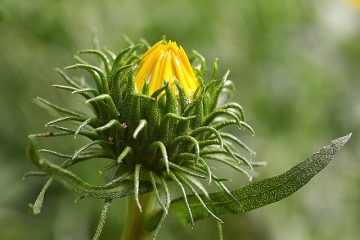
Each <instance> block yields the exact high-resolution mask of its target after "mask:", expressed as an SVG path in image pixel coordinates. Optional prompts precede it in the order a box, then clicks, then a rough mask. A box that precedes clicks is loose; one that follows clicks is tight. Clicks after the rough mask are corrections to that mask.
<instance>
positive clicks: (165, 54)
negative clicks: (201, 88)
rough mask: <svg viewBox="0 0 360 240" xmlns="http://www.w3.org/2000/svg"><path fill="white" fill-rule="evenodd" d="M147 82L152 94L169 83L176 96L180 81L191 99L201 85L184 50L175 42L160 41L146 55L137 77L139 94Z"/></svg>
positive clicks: (136, 84) (136, 86)
mask: <svg viewBox="0 0 360 240" xmlns="http://www.w3.org/2000/svg"><path fill="white" fill-rule="evenodd" d="M145 81H146V82H148V84H149V93H150V94H152V93H153V92H155V91H156V90H158V89H160V88H162V87H163V86H164V84H165V83H166V82H168V83H169V86H170V88H171V90H172V91H173V93H175V95H177V93H178V91H177V88H176V85H175V81H178V82H179V83H180V84H181V86H182V87H183V89H184V91H185V94H186V95H187V96H188V97H189V98H191V97H192V95H193V94H194V92H195V90H196V88H197V87H198V85H199V82H198V80H197V78H196V77H195V75H194V72H193V70H192V67H191V65H190V62H189V59H188V57H187V55H186V53H185V51H184V49H183V48H182V47H181V46H180V47H179V46H178V45H177V44H176V42H173V41H168V42H167V43H166V42H165V41H159V42H157V43H156V44H155V45H154V46H152V47H151V48H150V49H149V50H148V51H147V52H145V53H144V55H143V56H142V59H141V62H140V68H139V70H138V71H137V73H136V77H135V88H136V91H137V92H141V91H142V89H143V87H144V83H145Z"/></svg>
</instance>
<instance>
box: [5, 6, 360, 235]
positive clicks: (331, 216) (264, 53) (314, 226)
mask: <svg viewBox="0 0 360 240" xmlns="http://www.w3.org/2000/svg"><path fill="white" fill-rule="evenodd" d="M94 33H96V35H98V37H99V40H100V43H101V45H103V46H106V47H108V48H110V49H112V50H113V51H115V52H119V51H120V49H122V48H125V47H126V43H125V41H124V40H123V37H122V35H123V34H126V35H128V36H129V37H130V38H132V39H134V40H137V39H139V38H141V37H144V38H146V39H147V40H148V41H149V42H150V43H154V42H156V41H158V40H159V39H160V38H161V36H162V35H164V34H165V35H167V37H168V39H172V40H176V41H177V42H178V43H180V44H181V45H182V46H183V47H184V48H185V49H186V50H187V52H188V53H190V52H191V49H196V50H198V51H199V52H201V53H202V54H203V55H204V56H205V57H206V58H207V59H208V61H209V65H210V63H211V61H212V59H213V58H215V57H218V58H219V59H220V61H219V63H220V67H221V71H222V72H224V71H225V70H226V69H227V68H230V69H231V79H232V80H233V81H234V82H235V83H236V86H237V93H236V96H235V99H236V100H237V101H239V102H240V103H241V104H242V105H243V107H244V108H245V111H246V113H247V119H248V122H249V123H250V124H251V125H252V126H253V127H254V128H255V130H256V134H257V135H256V137H254V138H252V137H249V136H248V135H247V134H243V136H242V137H243V138H246V141H247V142H248V143H249V145H250V146H252V147H253V148H254V149H255V150H256V151H257V160H259V161H263V160H264V161H267V162H268V166H267V167H266V168H262V169H260V170H259V178H265V177H268V176H273V175H276V174H279V173H281V172H283V171H285V170H286V169H288V168H290V167H291V166H293V165H294V164H296V163H298V162H299V161H301V160H303V159H305V158H306V157H308V156H309V155H310V154H311V153H312V152H314V151H315V150H316V149H317V148H318V147H319V146H322V145H325V144H328V143H329V140H330V139H334V138H336V137H339V136H342V135H345V134H347V133H349V132H353V137H352V139H351V141H350V143H349V144H348V145H347V146H346V147H345V149H344V150H343V151H341V153H340V154H339V155H337V156H336V161H334V162H333V163H331V164H330V166H329V167H327V168H326V169H325V171H323V172H321V173H320V174H319V175H318V176H316V177H315V178H314V179H313V180H312V181H311V182H310V184H309V185H307V186H305V187H304V188H303V189H301V190H300V191H299V192H297V193H296V194H294V195H293V196H291V197H289V198H288V199H286V200H283V201H281V202H278V203H275V204H272V205H270V206H267V207H264V208H261V209H258V210H255V211H252V212H250V213H248V214H245V215H241V216H232V215H229V216H226V217H224V220H225V222H226V224H225V227H224V231H225V233H224V235H225V239H229V240H230V239H231V240H232V239H255V240H256V239H274V240H285V239H292V240H297V239H299V240H300V239H326V240H335V239H336V240H343V239H344V240H348V239H358V236H359V235H360V204H359V203H360V161H359V157H360V150H359V149H360V148H359V143H360V137H359V134H358V133H359V130H360V129H359V128H360V125H359V118H360V94H359V90H360V44H359V43H360V8H357V7H355V6H353V5H351V4H348V3H347V2H346V1H345V0H327V1H325V0H318V1H311V0H309V1H307V0H293V1H275V0H274V1H272V0H243V1H239V0H228V1H211V0H203V1H201V0H199V1H194V0H182V1H180V0H179V1H165V0H152V1H145V0H143V1H141V0H123V1H122V0H103V1H95V0H93V1H92V0H79V1H70V0H56V1H55V0H53V1H49V0H31V1H25V0H1V2H0V49H1V53H0V110H1V112H0V129H1V131H0V239H2V240H15V239H16V240H17V239H39V240H42V239H59V240H66V239H69V240H70V239H79V240H81V239H90V238H91V236H92V234H93V232H94V229H95V227H96V224H97V220H98V214H99V211H100V209H101V205H102V203H101V201H98V200H91V199H85V200H82V201H81V202H80V203H78V204H74V199H75V198H76V197H77V195H76V194H73V193H69V192H68V191H66V190H64V189H63V187H61V186H59V185H58V184H54V185H53V186H52V187H51V189H50V190H49V191H48V193H47V196H46V200H45V206H44V208H43V211H42V213H41V214H40V215H38V216H32V215H30V214H29V213H28V212H27V204H28V203H30V202H33V201H34V199H35V198H36V196H37V194H38V192H39V191H40V188H41V186H42V184H43V183H44V180H43V179H37V178H29V179H26V180H22V179H21V178H22V175H23V173H24V172H26V171H28V170H32V169H34V166H32V165H31V163H30V162H29V161H28V160H27V158H26V146H27V139H26V135H27V134H29V133H34V132H43V131H46V129H45V128H44V127H43V124H44V123H45V122H47V121H49V120H51V119H52V117H51V116H50V115H48V114H47V113H46V112H45V111H43V110H42V109H40V108H39V107H37V106H36V105H35V104H33V103H32V99H33V98H34V97H35V96H42V97H47V98H48V99H51V100H52V101H53V102H57V103H63V104H65V105H70V106H74V105H75V106H81V104H82V102H81V103H79V101H78V100H79V99H78V98H75V97H71V98H69V97H68V96H69V95H67V94H65V93H63V92H61V91H54V89H52V88H51V87H50V86H51V84H55V83H59V82H60V81H61V80H60V78H59V77H58V76H57V74H56V73H55V72H54V71H53V69H54V68H55V67H64V66H66V65H70V64H71V63H73V62H74V61H73V59H72V56H73V53H74V52H76V51H77V50H80V49H84V48H89V47H91V46H92V36H93V34H94ZM69 144H70V145H73V144H74V143H73V142H72V140H71V138H69ZM62 147H63V148H64V149H66V148H67V147H68V146H66V145H65V146H62ZM83 166H84V165H82V167H83ZM80 170H81V171H84V172H85V173H87V174H94V173H93V172H91V171H92V170H91V169H86V168H85V169H80ZM239 184H245V182H241V183H239ZM123 204H124V202H123V201H117V203H116V204H115V205H113V206H112V208H111V213H110V216H109V221H108V224H107V225H106V227H105V232H104V238H103V239H110V240H111V239H118V238H119V236H120V232H121V228H122V224H123V219H122V216H123V215H124V210H123V208H122V205H123ZM215 236H216V235H215V224H214V223H213V222H212V221H202V222H199V223H198V224H196V225H195V228H194V230H191V229H185V228H183V227H181V225H180V224H179V223H177V222H176V221H175V220H174V219H170V221H169V222H167V223H166V224H165V226H164V228H163V229H162V231H161V233H160V239H185V238H186V239H215Z"/></svg>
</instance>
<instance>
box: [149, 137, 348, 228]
mask: <svg viewBox="0 0 360 240" xmlns="http://www.w3.org/2000/svg"><path fill="white" fill-rule="evenodd" d="M350 137H351V134H349V135H347V136H344V137H341V138H338V139H335V140H333V141H332V142H331V144H330V145H328V146H325V147H322V148H320V149H319V150H318V151H317V152H316V153H314V154H313V155H312V156H311V157H309V158H308V159H306V160H305V161H303V162H301V163H299V164H297V165H296V166H294V167H293V168H291V169H290V170H288V171H287V172H285V173H283V174H280V175H278V176H275V177H271V178H267V179H264V180H260V181H257V182H255V183H252V184H250V185H248V186H245V187H242V188H238V189H235V190H232V191H231V195H232V197H230V196H228V195H227V194H226V193H224V192H216V193H211V194H210V195H209V197H208V198H205V197H204V196H202V197H203V198H204V199H205V200H204V201H205V203H206V204H207V205H208V206H209V208H210V209H211V210H212V212H214V213H216V215H218V216H220V215H224V214H227V213H232V214H241V213H244V212H247V211H250V210H252V209H256V208H260V207H262V206H265V205H268V204H271V203H273V202H276V201H279V200H281V199H283V198H286V197H288V196H290V195H291V194H293V193H295V192H296V191H297V190H299V189H300V188H301V187H303V186H304V185H305V184H307V183H308V182H309V181H310V179H311V178H313V177H314V176H315V175H316V174H318V173H319V172H320V171H321V170H322V169H323V168H325V167H326V166H327V165H328V164H329V163H330V161H331V160H332V159H333V157H334V155H335V154H336V153H337V152H338V151H339V150H340V149H341V148H342V147H343V146H344V145H345V143H346V142H347V141H348V140H349V139H350ZM234 200H236V201H234ZM188 207H190V208H191V212H192V216H191V218H189V216H188V214H186V211H187V208H188ZM160 212H161V211H160ZM160 212H157V213H155V214H154V216H153V218H151V219H150V220H149V222H148V226H149V227H150V230H152V228H151V226H152V227H154V226H156V224H154V223H153V222H152V221H155V222H156V221H157V220H158V216H159V215H160ZM170 213H173V214H175V215H176V216H177V218H178V219H179V220H180V221H181V222H183V223H184V224H185V223H186V224H189V223H192V222H193V221H197V220H201V219H204V218H208V217H211V214H210V213H209V212H208V211H205V210H204V208H203V203H202V202H199V198H198V197H197V196H194V195H188V196H187V198H186V199H185V198H184V197H182V198H179V199H176V200H174V201H172V203H171V208H170Z"/></svg>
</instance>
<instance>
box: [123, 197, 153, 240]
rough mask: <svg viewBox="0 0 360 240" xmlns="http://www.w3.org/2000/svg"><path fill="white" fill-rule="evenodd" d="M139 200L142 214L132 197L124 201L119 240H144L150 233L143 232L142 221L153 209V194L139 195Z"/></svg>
mask: <svg viewBox="0 0 360 240" xmlns="http://www.w3.org/2000/svg"><path fill="white" fill-rule="evenodd" d="M139 200H140V204H141V206H142V209H143V212H140V211H139V208H138V207H137V205H136V203H135V198H134V197H128V198H127V200H126V201H127V202H126V218H125V226H124V229H123V231H122V234H121V240H145V239H146V238H147V237H148V236H149V234H150V233H151V232H148V231H146V230H145V227H144V220H145V219H146V216H148V215H149V214H150V213H151V211H152V209H153V203H154V193H148V194H144V195H141V196H139Z"/></svg>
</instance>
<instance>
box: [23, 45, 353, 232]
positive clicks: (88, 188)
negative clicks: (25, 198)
mask: <svg viewBox="0 0 360 240" xmlns="http://www.w3.org/2000/svg"><path fill="white" fill-rule="evenodd" d="M130 44H131V46H130V47H129V48H127V49H125V50H123V51H121V52H120V53H119V54H118V55H117V56H114V55H113V54H112V53H111V52H109V51H107V50H99V49H87V50H83V51H80V52H79V53H81V54H93V55H95V56H97V57H98V58H99V60H100V62H101V64H100V66H93V65H91V64H90V63H88V62H87V61H86V60H84V59H82V58H80V57H79V56H76V57H75V59H76V60H77V61H78V63H77V64H74V65H71V66H69V67H66V68H65V69H69V70H71V69H72V70H73V69H82V70H85V71H87V72H88V73H89V74H90V76H92V78H93V80H94V85H95V86H96V88H92V87H91V86H92V85H91V84H87V83H84V82H81V83H78V82H76V80H75V79H73V78H72V77H70V76H68V75H66V74H65V73H64V72H62V71H61V70H57V72H58V73H59V74H60V75H61V77H62V78H64V80H65V81H66V83H67V84H68V85H54V87H56V88H58V89H61V90H66V91H71V93H72V94H75V93H78V94H80V95H81V96H83V97H84V98H85V103H86V104H89V105H90V106H91V108H92V115H89V114H84V113H80V112H77V111H74V110H70V109H67V108H64V107H61V106H58V105H56V104H53V103H51V102H49V101H47V100H45V99H43V98H39V97H38V98H36V102H37V103H38V104H39V105H40V106H42V107H45V108H46V109H48V110H50V112H51V113H55V114H56V115H59V114H60V115H63V114H64V115H65V116H61V117H57V118H56V119H54V120H52V121H50V122H48V123H47V124H46V125H45V126H46V127H51V128H54V129H57V130H58V131H57V132H53V131H50V132H47V133H40V134H33V135H30V140H31V145H30V149H29V156H30V159H31V161H32V162H33V163H34V164H35V165H36V166H37V167H38V169H39V170H40V171H41V173H40V174H39V173H29V174H28V175H29V176H30V175H32V176H44V175H47V176H49V177H50V178H49V180H48V181H47V182H46V184H45V186H44V187H43V189H42V190H41V192H40V194H39V196H38V198H37V199H36V201H35V203H34V204H33V205H30V207H31V210H32V212H33V213H34V214H38V213H40V210H41V207H42V203H43V200H44V196H45V193H46V190H47V189H48V188H49V187H50V185H51V184H52V182H53V181H56V182H59V183H61V184H62V185H64V186H65V187H66V188H68V189H69V190H71V191H73V192H76V193H78V194H79V195H80V198H85V197H91V198H98V199H103V200H104V201H105V205H104V209H103V211H102V213H101V216H100V220H99V224H98V227H97V230H96V233H95V236H94V239H98V238H99V237H100V235H101V232H102V229H103V227H104V224H105V220H106V216H107V212H108V210H109V207H110V204H111V201H112V200H114V199H118V198H124V197H126V196H129V195H133V196H134V200H135V203H136V205H137V207H138V210H139V211H140V212H144V214H148V213H147V212H148V211H147V208H148V206H144V205H143V204H142V202H141V195H142V194H144V193H148V192H152V193H153V194H154V195H155V196H156V200H157V202H158V204H159V205H160V206H161V208H162V210H161V211H160V212H157V213H155V215H154V217H153V218H152V219H153V220H152V222H150V223H148V225H150V226H151V227H148V228H149V229H151V231H154V236H153V238H156V236H157V234H158V232H159V230H160V228H161V226H162V224H163V223H164V221H165V218H166V216H167V215H168V213H169V209H170V212H174V213H175V214H176V215H178V216H179V218H180V219H181V220H182V221H185V222H188V223H191V224H192V225H193V224H194V221H196V220H199V219H202V218H206V217H211V218H213V219H214V220H216V221H217V222H218V223H219V224H220V223H223V222H222V220H221V219H220V218H219V217H218V216H220V215H222V214H224V213H227V212H232V213H242V212H245V211H248V210H251V209H253V208H257V207H261V206H263V205H266V204H269V203H271V202H273V201H277V200H280V199H281V198H284V197H286V196H288V195H290V194H292V193H293V192H295V191H296V190H297V189H298V188H300V187H301V186H302V185H304V184H305V183H306V182H307V181H308V180H309V179H310V178H311V177H312V176H314V175H315V174H316V173H317V172H318V171H319V170H321V169H322V168H323V167H325V165H326V164H327V163H328V162H327V161H328V160H329V159H330V158H331V157H332V155H333V154H335V152H336V151H335V150H337V147H339V146H340V145H341V144H344V143H345V142H346V140H347V138H344V139H346V140H343V142H341V141H340V140H339V141H338V142H340V143H339V144H338V143H337V142H334V143H333V145H331V149H330V150H333V151H334V152H333V154H332V155H331V154H329V153H328V152H326V154H327V155H326V154H325V155H324V152H319V154H318V155H319V156H321V157H324V159H325V160H324V161H320V160H319V159H322V158H320V157H319V156H318V155H316V154H315V155H314V156H315V157H312V158H311V159H310V160H309V161H307V162H304V163H303V164H300V165H298V166H297V167H295V168H294V169H292V170H290V171H289V172H288V173H285V174H283V175H280V176H278V177H274V178H270V179H267V180H263V181H260V182H257V183H255V184H252V185H249V186H248V187H245V188H242V189H238V190H234V191H230V190H229V189H228V188H227V187H226V185H225V183H224V182H226V181H229V180H230V179H227V178H225V177H218V176H217V173H216V170H213V169H212V168H211V166H210V165H209V162H211V161H215V162H217V163H220V164H222V165H225V166H229V167H231V168H233V169H235V170H236V171H238V172H240V173H241V174H244V175H245V176H246V177H247V178H248V179H249V180H252V177H253V170H254V167H256V166H261V165H263V164H262V162H255V161H253V160H252V159H251V158H252V156H253V155H254V154H255V153H254V151H253V150H251V149H250V148H249V147H248V146H247V145H245V144H244V143H243V142H242V141H241V140H239V139H238V138H237V137H235V136H234V135H233V134H230V133H225V132H224V128H225V127H228V126H235V127H236V128H237V129H239V130H247V131H248V132H249V133H251V134H252V135H254V134H255V133H254V130H253V129H252V127H251V126H250V125H249V124H248V123H246V122H245V117H244V111H243V108H242V106H241V105H239V104H238V103H236V102H226V103H224V104H222V105H219V98H220V97H221V96H222V94H224V93H227V92H228V91H231V90H232V88H229V87H228V86H231V85H232V82H231V81H230V80H229V79H228V75H229V71H227V72H226V73H225V74H224V75H223V76H222V77H221V78H220V80H218V73H219V69H218V64H217V60H215V61H214V67H213V72H212V74H211V76H210V78H209V80H207V79H206V69H207V67H206V62H205V59H204V58H203V57H202V56H201V55H200V54H199V53H197V52H195V56H194V58H193V59H194V64H196V62H199V63H200V65H199V66H198V67H197V68H195V67H194V71H195V72H196V75H197V77H198V79H199V87H198V89H197V90H196V91H195V93H194V95H193V99H191V100H190V99H188V98H187V97H186V95H185V93H184V90H183V89H182V86H181V85H180V84H179V83H176V87H177V90H178V94H177V95H176V96H175V94H174V92H173V90H172V89H171V88H170V86H169V84H168V83H165V84H164V86H162V87H161V88H160V89H158V90H157V91H155V92H154V93H153V94H152V95H151V96H149V95H148V91H149V89H148V85H147V84H144V88H143V89H135V84H134V78H135V75H136V72H137V68H138V67H139V65H138V62H139V59H141V53H139V52H138V51H141V49H142V47H143V45H142V44H138V45H134V44H133V43H130ZM58 124H60V125H58ZM70 125H71V126H74V125H75V126H76V128H69V127H68V126H70ZM64 135H73V136H74V138H76V137H77V136H84V137H86V138H87V139H89V140H90V142H88V143H87V144H85V145H83V146H82V147H80V148H79V149H77V150H75V151H74V153H73V154H64V153H60V152H57V151H54V150H50V149H40V150H38V151H37V146H35V143H34V139H35V138H36V137H45V138H49V137H61V136H64ZM348 137H349V136H348ZM336 144H338V145H339V146H338V145H336ZM236 146H240V147H241V148H243V149H244V150H246V151H245V152H246V154H247V155H250V158H248V157H247V156H245V155H243V154H242V153H240V152H239V150H238V149H237V147H236ZM38 152H41V153H45V154H51V155H53V156H55V157H57V158H61V159H66V160H65V161H64V162H63V164H61V165H60V166H59V165H56V164H54V163H52V162H50V161H49V160H47V159H46V158H44V157H40V156H39V155H38ZM317 157H318V158H317ZM99 158H106V159H110V161H111V162H110V164H108V165H107V166H105V167H104V168H103V169H100V170H99V172H101V173H103V172H105V171H107V170H109V169H112V168H115V169H116V171H115V174H113V176H112V177H111V178H110V179H109V180H108V181H107V183H106V184H105V185H103V186H96V185H92V184H90V183H88V182H85V181H84V180H83V179H82V178H80V177H79V176H77V175H76V174H74V173H73V172H72V171H71V170H69V168H70V167H71V166H73V165H75V164H78V163H80V162H86V161H87V160H91V159H99ZM321 164H323V165H321ZM313 165H315V166H316V168H313ZM309 170H311V171H309ZM304 171H305V172H306V171H307V173H306V174H304ZM204 181H206V182H207V183H208V184H209V185H210V184H213V185H214V186H216V187H217V188H218V189H219V190H220V191H219V192H217V193H211V194H209V193H208V190H207V188H206V187H205V185H203V182H204ZM168 183H171V184H175V185H176V186H177V187H178V188H179V190H180V192H181V194H182V198H180V199H178V200H174V201H173V202H171V193H170V191H169V188H168ZM162 190H163V191H164V193H165V195H166V201H165V202H164V201H163V200H162V197H161V191H162ZM187 191H190V192H191V193H192V195H187ZM198 191H200V192H202V194H199V193H198ZM144 208H145V209H144ZM143 209H144V210H143ZM219 232H221V227H220V225H219ZM219 235H220V236H221V234H219Z"/></svg>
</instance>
